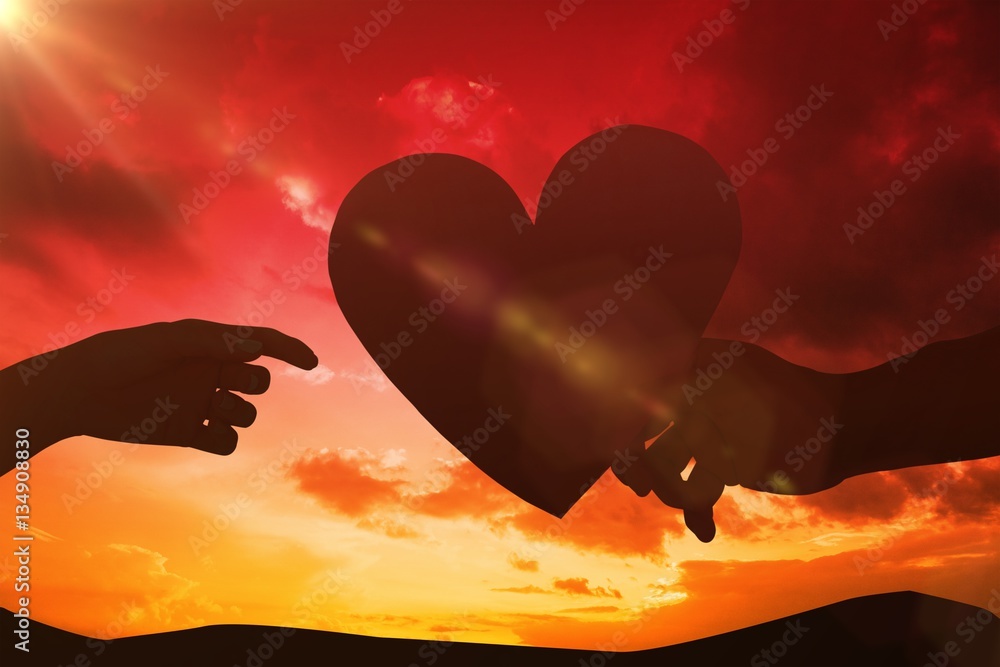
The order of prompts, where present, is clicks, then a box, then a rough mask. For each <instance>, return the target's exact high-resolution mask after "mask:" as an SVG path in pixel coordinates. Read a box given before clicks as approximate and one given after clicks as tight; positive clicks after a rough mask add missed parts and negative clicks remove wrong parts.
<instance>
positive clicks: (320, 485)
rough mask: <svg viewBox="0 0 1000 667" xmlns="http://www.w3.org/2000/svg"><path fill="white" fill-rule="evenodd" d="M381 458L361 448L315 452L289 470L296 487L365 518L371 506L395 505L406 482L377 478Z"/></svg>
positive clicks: (342, 511) (339, 509) (347, 513)
mask: <svg viewBox="0 0 1000 667" xmlns="http://www.w3.org/2000/svg"><path fill="white" fill-rule="evenodd" d="M379 462H380V460H379V459H378V458H377V457H375V456H374V455H373V454H371V453H369V452H367V451H364V450H351V451H350V452H344V451H340V450H338V451H337V452H330V453H327V454H314V455H312V456H309V457H307V458H304V459H300V460H299V461H297V462H295V463H294V464H293V465H292V466H291V468H290V469H289V471H288V474H289V476H290V477H291V478H292V479H294V480H295V481H296V483H297V484H298V486H299V488H300V489H301V490H302V491H304V492H306V493H308V494H310V495H312V496H313V497H314V498H316V499H318V500H319V501H320V502H321V503H322V504H323V505H324V506H325V507H327V508H328V509H330V510H333V511H335V512H338V513H340V514H343V515H345V516H349V517H353V518H364V517H367V515H368V514H369V513H370V512H371V511H373V510H374V509H377V508H380V507H383V506H386V505H389V506H391V505H398V504H399V503H400V501H401V499H402V496H401V495H400V489H401V488H402V487H403V486H404V484H405V482H404V480H402V479H398V478H392V477H390V478H386V479H383V478H380V477H379V476H378V472H379V470H380V466H379Z"/></svg>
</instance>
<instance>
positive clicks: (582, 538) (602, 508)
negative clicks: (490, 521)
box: [498, 472, 686, 560]
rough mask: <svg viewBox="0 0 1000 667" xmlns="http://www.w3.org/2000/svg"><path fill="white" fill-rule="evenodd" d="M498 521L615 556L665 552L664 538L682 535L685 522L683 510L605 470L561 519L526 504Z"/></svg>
mask: <svg viewBox="0 0 1000 667" xmlns="http://www.w3.org/2000/svg"><path fill="white" fill-rule="evenodd" d="M498 522H499V523H500V524H501V525H503V526H505V527H510V528H515V529H517V530H518V531H520V532H522V533H524V534H525V536H527V537H528V538H530V539H541V540H546V541H549V542H556V543H560V544H565V545H568V546H572V547H575V548H577V549H580V550H584V551H588V552H602V553H609V554H614V555H617V556H644V557H648V558H652V559H654V560H655V559H660V558H663V557H665V556H666V551H665V548H664V539H665V538H666V537H667V536H668V535H673V536H678V537H679V536H681V535H683V533H684V531H685V530H686V528H685V527H684V524H683V523H682V519H681V515H680V513H679V512H677V511H676V510H674V509H672V508H669V507H666V506H665V505H663V504H662V503H661V502H660V501H659V500H657V499H656V498H655V497H653V495H652V494H650V495H649V496H647V497H645V498H639V497H638V496H636V495H635V494H634V493H633V492H632V491H631V490H630V489H628V488H627V487H626V486H625V485H623V484H621V483H620V482H619V481H618V480H617V479H616V478H615V477H614V475H613V474H612V473H611V472H608V473H606V474H605V475H604V476H603V477H601V479H599V480H598V481H597V482H596V483H595V484H594V486H592V487H591V488H590V490H589V491H587V493H586V494H585V495H584V496H583V498H581V499H580V501H579V502H578V503H577V504H576V505H574V506H573V508H572V509H570V511H569V512H568V513H567V514H566V516H564V517H563V518H562V519H556V518H555V517H553V516H551V515H549V514H546V513H545V512H542V511H541V510H538V509H535V508H533V507H531V508H525V509H522V510H521V511H519V512H517V513H516V514H513V515H510V516H507V517H503V518H501V519H499V520H498Z"/></svg>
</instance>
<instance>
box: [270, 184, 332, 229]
mask: <svg viewBox="0 0 1000 667" xmlns="http://www.w3.org/2000/svg"><path fill="white" fill-rule="evenodd" d="M275 185H277V186H278V189H279V190H280V191H281V203H282V204H284V205H285V208H287V209H288V210H289V211H292V212H293V213H298V214H299V216H300V217H301V218H302V222H304V223H305V225H306V226H307V227H313V228H315V229H319V230H321V231H324V232H329V231H330V230H331V229H333V219H334V218H335V217H336V214H335V213H334V212H333V211H330V209H328V208H327V207H326V206H324V205H323V204H321V203H320V202H319V195H318V193H317V190H316V186H315V184H314V183H313V182H312V181H311V180H310V179H308V178H304V177H295V176H281V177H279V178H278V179H277V180H276V181H275Z"/></svg>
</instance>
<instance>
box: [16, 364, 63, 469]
mask: <svg viewBox="0 0 1000 667" xmlns="http://www.w3.org/2000/svg"><path fill="white" fill-rule="evenodd" d="M20 366H23V369H21V370H19V367H20ZM31 368H32V366H31V360H25V361H23V362H20V363H18V364H14V365H13V366H10V367H8V368H4V369H3V370H0V452H2V453H0V458H2V459H3V460H2V461H0V473H2V474H6V473H7V472H9V471H10V470H12V469H13V467H14V465H15V463H16V462H17V460H18V459H17V458H16V455H15V444H14V443H15V441H16V440H28V441H29V443H30V447H28V448H27V449H28V451H29V452H30V454H31V456H34V455H35V454H37V453H38V452H40V451H42V450H43V449H45V448H47V447H49V446H50V445H53V444H55V443H56V442H59V441H60V440H62V439H64V438H66V437H69V435H71V434H70V433H69V431H68V430H67V429H66V428H64V425H63V424H62V423H61V422H62V420H61V418H60V415H61V414H62V411H61V410H60V391H59V390H58V388H57V383H55V382H54V381H55V378H54V377H44V375H45V374H46V373H47V372H53V369H51V368H45V369H44V370H42V371H40V372H38V373H37V374H32V373H30V372H22V371H23V370H24V369H29V370H30V369H31ZM22 429H23V430H22ZM24 431H27V432H28V437H27V438H23V437H21V436H19V435H17V433H18V432H20V433H21V434H23V433H24ZM20 449H25V448H23V447H22V448H20Z"/></svg>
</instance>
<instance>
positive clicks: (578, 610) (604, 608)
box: [557, 605, 619, 614]
mask: <svg viewBox="0 0 1000 667" xmlns="http://www.w3.org/2000/svg"><path fill="white" fill-rule="evenodd" d="M618 610H619V607H614V606H612V605H598V606H596V607H570V608H569V609H560V610H559V611H558V612H557V613H560V614H610V613H614V612H616V611H618Z"/></svg>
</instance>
